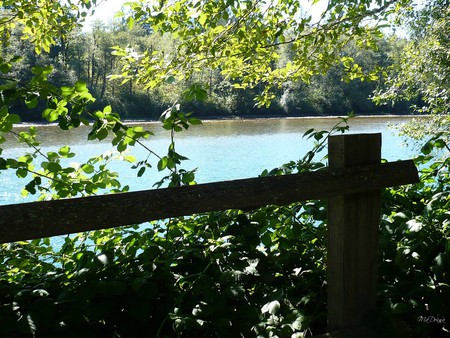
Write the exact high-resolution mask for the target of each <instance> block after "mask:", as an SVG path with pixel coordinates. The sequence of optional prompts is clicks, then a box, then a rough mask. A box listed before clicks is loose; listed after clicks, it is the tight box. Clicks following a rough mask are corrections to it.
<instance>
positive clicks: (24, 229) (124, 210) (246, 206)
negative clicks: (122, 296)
mask: <svg viewBox="0 0 450 338" xmlns="http://www.w3.org/2000/svg"><path fill="white" fill-rule="evenodd" d="M418 181H419V178H418V174H417V169H416V167H415V166H414V163H413V161H411V160H407V161H398V162H392V163H384V164H375V165H369V166H359V167H351V168H339V169H325V170H320V171H316V172H310V173H301V174H293V175H284V176H274V177H259V178H250V179H241V180H234V181H225V182H217V183H208V184H198V185H194V186H184V187H178V188H167V189H155V190H146V191H137V192H129V193H120V194H111V195H100V196H92V197H85V198H72V199H63V200H54V201H45V202H33V203H22V204H13V205H3V206H0V242H1V243H5V242H13V241H18V240H26V239H34V238H41V237H50V236H56V235H63V234H69V233H75V232H83V231H89V230H97V229H103V228H112V227H117V226H123V225H130V224H140V223H144V222H147V221H151V220H157V219H165V218H169V217H177V216H185V215H192V214H195V213H201V212H208V211H217V210H227V209H242V210H250V209H255V208H258V207H261V206H264V205H269V204H275V205H284V204H289V203H292V202H297V201H302V200H310V199H323V198H329V197H334V196H341V195H347V194H354V193H358V192H362V191H369V190H376V189H380V188H384V187H388V186H397V185H402V184H409V183H415V182H418Z"/></svg>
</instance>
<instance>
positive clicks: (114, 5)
mask: <svg viewBox="0 0 450 338" xmlns="http://www.w3.org/2000/svg"><path fill="white" fill-rule="evenodd" d="M130 1H133V0H103V1H101V2H100V4H99V5H98V6H97V7H96V9H95V12H94V14H93V15H89V16H88V17H86V22H85V24H84V27H85V29H86V30H89V29H90V28H91V27H92V23H93V22H94V21H96V20H101V21H103V22H104V23H108V21H109V20H111V19H113V18H114V14H115V13H116V12H118V11H120V10H121V8H122V5H123V4H124V3H126V2H130Z"/></svg>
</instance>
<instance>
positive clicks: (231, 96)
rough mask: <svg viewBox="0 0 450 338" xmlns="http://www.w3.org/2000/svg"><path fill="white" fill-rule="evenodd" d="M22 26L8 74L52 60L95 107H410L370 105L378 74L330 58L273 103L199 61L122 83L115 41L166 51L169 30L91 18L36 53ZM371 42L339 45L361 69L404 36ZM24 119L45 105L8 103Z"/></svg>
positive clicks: (229, 112)
mask: <svg viewBox="0 0 450 338" xmlns="http://www.w3.org/2000/svg"><path fill="white" fill-rule="evenodd" d="M20 30H21V28H20V27H17V28H16V31H13V32H12V35H11V38H10V39H9V43H8V45H7V46H5V47H4V48H2V50H1V54H0V55H1V57H2V58H3V59H6V60H7V59H10V58H13V57H14V56H16V55H20V56H21V59H20V61H18V62H15V63H14V66H13V68H12V69H11V71H10V74H11V75H12V76H13V77H14V78H16V79H18V80H19V81H22V82H26V81H29V80H30V79H31V78H32V76H33V73H32V69H33V67H35V66H38V67H39V66H49V65H50V66H51V67H52V69H53V71H52V73H51V74H50V76H49V79H50V80H51V81H52V83H54V84H55V85H57V86H68V85H70V86H73V85H74V84H75V83H76V82H77V81H79V80H82V81H84V82H85V83H86V84H87V88H88V89H89V90H90V92H91V93H92V94H93V96H94V97H95V98H96V102H95V103H94V105H93V109H99V108H101V107H104V106H107V105H111V106H113V107H114V109H115V111H116V112H117V113H119V114H120V115H121V116H122V117H123V118H124V119H135V120H158V119H159V117H160V116H161V114H162V112H163V111H164V110H165V109H167V108H168V107H169V106H171V105H172V103H173V102H174V101H180V103H181V104H182V106H183V109H185V110H187V111H190V112H193V113H194V114H195V116H198V117H201V118H234V117H264V116H266V117H267V116H268V117H273V116H280V117H283V116H284V117H286V116H342V115H347V114H349V113H353V114H356V115H378V114H404V115H407V114H411V113H412V110H411V109H410V105H411V102H410V101H406V100H405V101H403V102H398V103H397V104H396V105H395V106H393V105H376V104H375V103H374V102H373V100H372V99H371V98H372V96H373V92H374V91H375V90H376V89H380V88H382V87H383V79H384V78H383V76H378V75H373V79H364V78H361V79H360V80H358V81H350V80H349V79H343V78H344V74H345V69H344V68H345V66H344V65H342V64H337V65H333V66H332V67H331V68H330V69H329V70H328V71H327V72H323V73H320V74H317V75H314V76H313V77H312V78H311V79H310V80H309V81H308V82H304V81H301V80H300V81H288V82H285V83H283V85H282V86H281V87H280V88H277V90H276V91H275V92H274V94H275V96H274V98H273V99H272V102H271V105H270V106H268V107H265V106H260V105H258V104H257V103H256V102H255V100H254V99H255V96H256V95H258V94H260V92H261V91H262V89H261V86H256V87H254V88H245V89H243V88H239V87H237V86H236V85H237V84H238V83H239V82H240V79H231V78H230V77H228V76H224V75H223V74H221V72H220V69H219V68H215V69H213V68H209V69H208V68H202V69H201V70H198V71H196V72H195V74H193V76H192V77H191V78H190V79H189V80H186V81H182V82H177V83H175V81H167V82H166V83H165V84H164V85H161V86H159V87H158V88H155V89H151V90H150V89H145V88H144V86H143V85H136V84H134V83H133V82H131V81H130V82H128V83H127V84H126V85H121V81H120V80H119V79H116V80H113V79H111V76H112V75H114V74H119V73H120V72H121V65H120V62H119V61H120V58H119V57H118V56H115V55H113V51H114V50H113V48H112V47H114V46H126V47H127V48H129V49H130V50H133V51H134V52H136V53H142V52H143V51H150V52H151V51H153V50H156V49H161V48H162V46H164V52H165V53H166V54H173V53H175V52H176V49H177V46H176V44H177V42H176V39H175V38H173V37H172V36H171V35H170V34H163V35H161V34H155V33H153V32H152V31H151V29H149V28H148V27H145V26H134V27H133V28H132V29H131V30H129V29H128V26H127V23H126V21H125V20H123V19H122V20H116V21H114V22H110V23H108V24H105V23H103V22H101V21H97V22H96V23H94V25H93V28H92V30H90V31H84V30H83V29H82V28H81V27H80V28H78V29H75V30H74V31H71V32H69V33H68V34H67V35H66V36H64V37H61V39H60V41H58V43H57V44H56V45H54V46H52V47H50V51H49V53H45V54H40V55H36V53H35V51H34V46H33V44H32V43H31V42H29V41H24V40H23V39H21V34H20ZM375 43H376V48H370V49H368V48H365V47H361V46H357V45H356V44H354V43H349V44H348V45H346V46H345V48H344V49H343V51H342V52H341V53H342V54H343V55H344V56H345V57H348V58H349V59H350V58H351V59H353V60H354V61H355V62H356V63H357V64H358V65H360V66H361V67H362V68H363V69H368V68H371V69H375V68H376V67H378V68H379V69H386V68H387V67H389V66H391V65H392V63H393V55H394V54H396V53H399V52H400V51H401V48H402V46H403V45H404V44H405V43H406V41H405V39H404V38H399V37H397V36H396V35H395V34H391V35H389V36H387V37H380V38H379V39H377V40H376V42H375ZM277 53H278V54H279V56H278V57H277V60H276V61H274V62H273V66H274V67H275V69H276V68H277V67H278V66H283V65H285V64H287V63H288V62H290V61H291V60H290V58H291V55H290V51H289V48H286V46H280V47H279V49H278V50H277ZM195 83H202V84H204V85H205V88H206V90H207V92H208V93H207V99H206V100H201V101H191V102H188V101H187V100H183V98H182V93H183V92H184V91H185V90H186V89H187V88H189V86H191V85H193V84H195ZM14 109H15V111H17V112H18V114H19V115H20V116H21V118H22V120H23V121H38V120H39V119H41V117H42V116H41V115H42V110H43V105H42V104H41V105H40V106H38V107H36V109H33V110H29V109H27V107H26V106H25V105H23V104H22V105H20V104H18V105H17V106H16V107H14Z"/></svg>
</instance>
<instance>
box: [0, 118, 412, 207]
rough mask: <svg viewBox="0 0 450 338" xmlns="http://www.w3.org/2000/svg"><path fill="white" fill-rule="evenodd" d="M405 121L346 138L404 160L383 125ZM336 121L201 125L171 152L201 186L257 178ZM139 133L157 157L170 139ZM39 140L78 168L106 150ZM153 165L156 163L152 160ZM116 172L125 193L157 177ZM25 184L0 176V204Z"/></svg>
mask: <svg viewBox="0 0 450 338" xmlns="http://www.w3.org/2000/svg"><path fill="white" fill-rule="evenodd" d="M410 119H411V118H409V117H358V118H353V119H351V120H350V131H349V132H350V133H382V135H383V147H382V157H383V158H385V159H387V160H389V161H394V160H398V159H407V158H410V157H411V156H412V154H413V151H412V149H410V148H408V147H406V146H405V145H404V144H403V139H402V138H401V137H400V136H398V135H397V134H396V132H395V131H394V130H392V129H390V128H388V124H401V123H405V122H407V121H409V120H410ZM337 122H338V119H336V118H292V119H255V120H220V121H205V122H204V123H203V125H199V126H192V127H190V128H189V130H188V131H184V132H181V133H178V134H177V135H176V150H177V152H179V153H181V154H182V155H184V156H186V157H188V158H189V161H185V162H184V164H183V165H182V166H181V167H182V168H185V169H188V170H190V169H193V168H198V170H197V175H196V177H197V182H198V183H206V182H214V181H221V180H230V179H237V178H247V177H254V176H258V175H259V174H260V173H261V172H262V171H263V170H264V169H272V168H275V167H277V166H280V165H282V164H284V163H286V162H289V161H291V160H297V159H299V158H300V157H302V156H303V155H304V154H305V153H306V151H308V150H309V149H310V148H311V145H312V140H306V139H304V138H303V137H302V136H303V134H304V132H305V131H306V130H308V129H310V128H315V129H316V130H329V129H330V128H332V127H333V126H334V125H335V124H336V123H337ZM144 127H145V128H148V129H150V130H152V131H153V132H154V133H155V135H153V136H152V137H150V138H149V139H148V140H146V141H145V144H146V146H148V147H149V148H151V149H152V150H153V151H155V152H156V153H158V154H160V155H165V154H166V153H167V148H168V145H169V143H170V134H169V132H168V131H166V130H164V129H163V128H161V124H160V123H145V124H144ZM38 131H39V135H40V137H39V141H40V142H41V146H42V150H43V151H57V150H58V149H59V148H60V147H61V146H63V145H66V144H69V145H71V147H72V150H73V151H74V152H75V153H76V154H77V156H76V157H75V158H72V159H70V161H71V162H78V163H83V162H84V161H86V160H87V159H88V158H89V157H91V156H94V155H98V154H101V153H104V152H106V151H108V150H110V149H112V146H111V144H110V143H108V142H89V143H88V142H87V141H86V140H87V133H88V128H85V127H83V128H78V129H75V130H71V131H69V132H67V131H66V132H63V131H61V130H59V129H58V128H57V127H55V126H39V127H38ZM4 148H5V149H4V151H3V156H4V157H9V156H18V155H19V154H21V153H23V152H24V151H26V148H24V147H23V145H20V144H15V143H14V142H12V143H11V145H8V143H6V145H5V147H4ZM131 154H133V155H134V156H136V157H137V159H138V160H142V159H145V158H146V157H147V153H146V152H145V151H144V150H143V149H142V148H135V149H132V151H131ZM153 164H156V159H154V161H153ZM112 168H113V169H114V170H116V171H117V172H119V174H120V177H121V179H120V180H121V182H122V184H123V185H125V184H127V185H129V186H130V188H131V190H143V189H151V188H152V186H153V184H154V183H155V181H157V180H158V179H159V178H160V177H161V174H158V173H157V170H156V168H155V166H154V168H152V169H150V170H149V171H150V172H149V173H146V174H145V175H144V176H143V177H142V178H140V179H138V178H137V177H136V174H137V170H132V169H130V165H124V164H121V163H117V164H113V166H112ZM25 183H26V182H25V180H20V179H18V178H17V177H16V176H15V174H14V172H7V171H3V172H0V205H1V204H11V203H19V202H25V201H30V200H33V198H34V197H33V196H31V197H28V198H26V199H24V198H23V197H22V196H21V193H20V192H21V189H22V187H23V185H24V184H25Z"/></svg>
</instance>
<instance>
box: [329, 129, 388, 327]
mask: <svg viewBox="0 0 450 338" xmlns="http://www.w3.org/2000/svg"><path fill="white" fill-rule="evenodd" d="M328 157H329V166H330V168H331V169H334V168H348V167H352V166H359V165H368V164H375V163H380V160H381V134H357V135H342V136H333V137H330V139H329V143H328ZM380 210H381V192H380V190H373V191H367V192H362V193H356V194H351V195H344V196H338V197H332V198H329V202H328V257H327V262H328V263H327V282H328V332H333V331H342V330H348V329H352V328H358V327H361V326H362V325H364V323H365V319H366V318H367V317H368V316H370V314H371V312H372V311H373V310H374V309H375V305H376V304H375V301H376V299H375V295H376V264H377V247H378V227H379V223H380Z"/></svg>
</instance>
